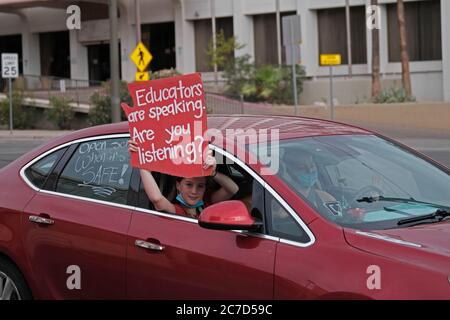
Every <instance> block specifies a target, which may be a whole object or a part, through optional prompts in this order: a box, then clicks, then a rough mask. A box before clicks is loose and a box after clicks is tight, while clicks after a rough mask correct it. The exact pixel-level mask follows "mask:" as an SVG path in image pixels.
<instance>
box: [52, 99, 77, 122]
mask: <svg viewBox="0 0 450 320" xmlns="http://www.w3.org/2000/svg"><path fill="white" fill-rule="evenodd" d="M71 102H72V100H70V99H67V98H64V97H56V96H54V97H51V98H50V104H51V106H52V108H51V109H49V110H48V111H47V117H48V120H49V121H50V122H52V123H53V124H55V125H56V126H57V127H58V128H59V129H63V130H67V129H71V124H72V120H73V118H74V117H75V111H74V110H73V108H72V106H71V105H70V103H71Z"/></svg>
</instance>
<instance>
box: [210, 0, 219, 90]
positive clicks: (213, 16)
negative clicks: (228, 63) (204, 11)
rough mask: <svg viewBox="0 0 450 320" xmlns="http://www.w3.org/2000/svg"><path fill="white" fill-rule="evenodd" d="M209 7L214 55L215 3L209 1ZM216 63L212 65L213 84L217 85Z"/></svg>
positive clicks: (215, 42)
mask: <svg viewBox="0 0 450 320" xmlns="http://www.w3.org/2000/svg"><path fill="white" fill-rule="evenodd" d="M210 4H211V5H210V7H211V26H212V41H213V50H214V53H216V50H217V38H216V32H217V30H216V1H215V0H210ZM217 71H218V69H217V63H214V83H215V84H216V85H217V81H218V75H217Z"/></svg>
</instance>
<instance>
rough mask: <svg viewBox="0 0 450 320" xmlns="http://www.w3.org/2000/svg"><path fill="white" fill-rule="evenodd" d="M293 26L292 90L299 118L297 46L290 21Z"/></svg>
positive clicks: (292, 32)
mask: <svg viewBox="0 0 450 320" xmlns="http://www.w3.org/2000/svg"><path fill="white" fill-rule="evenodd" d="M290 25H291V60H292V61H291V63H292V88H293V89H294V92H293V94H294V107H295V115H296V116H298V101H297V99H298V97H297V70H296V66H297V61H296V60H297V59H296V58H297V57H296V55H295V46H294V23H293V21H292V19H290Z"/></svg>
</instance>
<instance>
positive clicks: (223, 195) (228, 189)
mask: <svg viewBox="0 0 450 320" xmlns="http://www.w3.org/2000/svg"><path fill="white" fill-rule="evenodd" d="M203 167H204V168H205V169H206V168H209V167H212V168H213V176H214V177H213V179H214V181H215V182H217V183H218V184H219V185H220V187H221V188H220V189H219V190H216V191H215V192H214V193H213V194H212V195H211V202H212V203H218V202H221V201H225V200H229V199H230V198H231V197H232V196H233V195H235V194H236V193H237V192H238V191H239V187H238V185H237V184H236V183H235V182H234V181H233V180H232V179H231V178H230V177H228V176H227V175H224V174H222V173H220V172H216V167H217V163H216V159H215V158H214V157H213V156H212V151H211V150H208V153H207V154H206V159H205V163H204V165H203Z"/></svg>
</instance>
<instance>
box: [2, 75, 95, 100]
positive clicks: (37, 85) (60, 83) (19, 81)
mask: <svg viewBox="0 0 450 320" xmlns="http://www.w3.org/2000/svg"><path fill="white" fill-rule="evenodd" d="M101 84H102V82H101V81H95V80H79V79H67V78H60V77H53V76H35V75H21V76H20V77H18V78H16V79H14V80H13V88H14V89H15V90H20V91H23V92H24V94H25V96H27V97H30V98H33V99H43V100H49V99H50V98H51V97H54V96H57V97H64V98H67V99H70V100H72V101H73V102H74V103H76V104H77V105H80V104H89V100H90V97H91V95H92V94H93V93H94V92H96V91H99V90H103V87H102V86H101ZM0 89H1V91H5V90H7V85H6V81H2V83H1V84H0Z"/></svg>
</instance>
